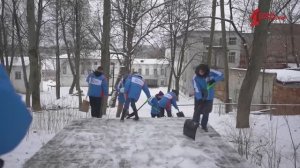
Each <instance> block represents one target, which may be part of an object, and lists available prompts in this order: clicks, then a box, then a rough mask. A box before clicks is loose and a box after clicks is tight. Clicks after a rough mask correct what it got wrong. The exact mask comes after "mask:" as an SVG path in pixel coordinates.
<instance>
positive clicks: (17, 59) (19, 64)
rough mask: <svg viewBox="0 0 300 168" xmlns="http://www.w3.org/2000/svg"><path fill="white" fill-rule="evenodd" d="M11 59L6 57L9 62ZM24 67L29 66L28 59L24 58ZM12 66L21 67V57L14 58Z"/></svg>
mask: <svg viewBox="0 0 300 168" xmlns="http://www.w3.org/2000/svg"><path fill="white" fill-rule="evenodd" d="M10 59H11V57H8V61H9V62H10ZM24 62H25V65H26V66H27V65H29V57H26V56H25V57H24ZM13 66H22V60H21V57H14V61H13Z"/></svg>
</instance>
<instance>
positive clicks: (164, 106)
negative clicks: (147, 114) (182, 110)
mask: <svg viewBox="0 0 300 168" xmlns="http://www.w3.org/2000/svg"><path fill="white" fill-rule="evenodd" d="M177 96H178V91H177V90H174V89H173V90H172V91H171V92H169V93H166V94H164V96H163V97H162V98H161V100H160V101H159V102H158V105H159V107H160V116H161V117H164V116H165V110H166V111H167V115H168V117H172V105H173V106H174V107H175V109H177V110H178V111H179V109H178V106H177V103H176V101H177Z"/></svg>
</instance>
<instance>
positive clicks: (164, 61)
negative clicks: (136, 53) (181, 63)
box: [133, 59, 169, 65]
mask: <svg viewBox="0 0 300 168" xmlns="http://www.w3.org/2000/svg"><path fill="white" fill-rule="evenodd" d="M133 64H140V65H141V64H142V65H155V64H169V61H168V60H167V59H134V60H133Z"/></svg>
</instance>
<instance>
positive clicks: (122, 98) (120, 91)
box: [115, 73, 129, 118]
mask: <svg viewBox="0 0 300 168" xmlns="http://www.w3.org/2000/svg"><path fill="white" fill-rule="evenodd" d="M128 77H129V75H128V74H126V73H125V74H123V77H122V79H121V80H120V82H119V83H118V85H117V86H116V87H115V89H116V91H117V94H118V107H117V113H116V117H117V118H119V117H120V115H121V112H122V110H123V106H124V103H125V96H124V90H125V89H124V87H125V82H126V79H127V78H128Z"/></svg>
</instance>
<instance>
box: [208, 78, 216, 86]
mask: <svg viewBox="0 0 300 168" xmlns="http://www.w3.org/2000/svg"><path fill="white" fill-rule="evenodd" d="M207 83H208V84H209V85H212V84H214V83H216V81H215V80H214V79H211V80H209V81H208V82H207Z"/></svg>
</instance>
